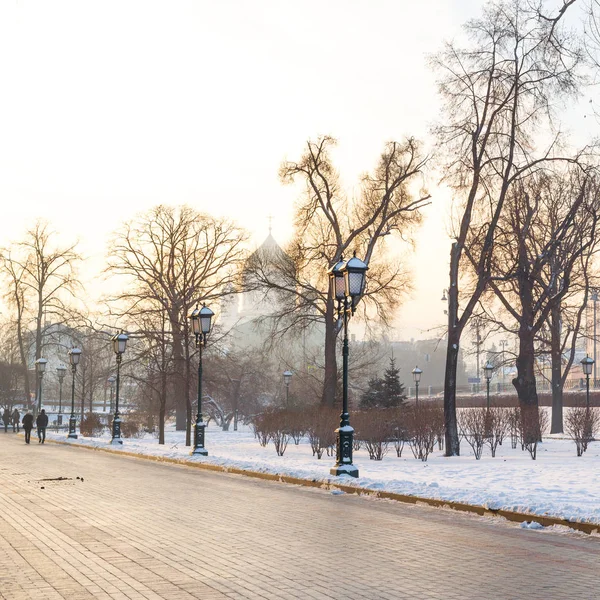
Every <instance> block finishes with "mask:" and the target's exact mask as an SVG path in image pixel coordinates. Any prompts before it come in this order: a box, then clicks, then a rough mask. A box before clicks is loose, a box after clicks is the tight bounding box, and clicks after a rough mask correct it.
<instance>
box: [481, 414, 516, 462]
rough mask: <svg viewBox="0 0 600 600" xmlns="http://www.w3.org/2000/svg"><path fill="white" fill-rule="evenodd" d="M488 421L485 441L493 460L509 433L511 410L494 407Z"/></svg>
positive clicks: (487, 417)
mask: <svg viewBox="0 0 600 600" xmlns="http://www.w3.org/2000/svg"><path fill="white" fill-rule="evenodd" d="M486 412H487V411H486ZM486 419H487V422H486V439H485V441H486V443H487V444H488V446H489V447H490V450H491V451H492V458H494V457H495V456H496V449H497V448H498V446H499V445H500V446H501V445H502V441H503V440H504V438H505V437H506V434H507V433H508V431H509V427H510V409H508V408H500V407H498V406H494V407H492V408H490V410H489V412H487V415H486ZM515 447H516V444H515Z"/></svg>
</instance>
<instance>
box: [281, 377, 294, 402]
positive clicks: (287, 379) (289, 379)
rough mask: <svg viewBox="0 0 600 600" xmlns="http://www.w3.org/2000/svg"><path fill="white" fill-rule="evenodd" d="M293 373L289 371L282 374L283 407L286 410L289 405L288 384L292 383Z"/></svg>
mask: <svg viewBox="0 0 600 600" xmlns="http://www.w3.org/2000/svg"><path fill="white" fill-rule="evenodd" d="M292 375H293V373H292V372H291V371H284V372H283V383H285V407H286V408H288V407H289V404H290V383H291V381H292Z"/></svg>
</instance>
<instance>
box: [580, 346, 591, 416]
mask: <svg viewBox="0 0 600 600" xmlns="http://www.w3.org/2000/svg"><path fill="white" fill-rule="evenodd" d="M581 366H582V368H583V373H584V375H585V391H586V394H585V406H586V408H589V407H590V375H591V374H592V369H593V367H594V359H593V358H590V357H589V356H586V357H585V358H584V359H583V360H582V361H581Z"/></svg>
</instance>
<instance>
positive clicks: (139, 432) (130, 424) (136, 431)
mask: <svg viewBox="0 0 600 600" xmlns="http://www.w3.org/2000/svg"><path fill="white" fill-rule="evenodd" d="M121 435H122V436H123V437H124V438H140V437H142V436H143V435H144V428H143V426H142V424H141V423H140V421H139V420H138V419H137V418H136V415H127V416H126V417H125V419H124V420H123V422H122V423H121Z"/></svg>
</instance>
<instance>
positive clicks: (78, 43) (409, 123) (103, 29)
mask: <svg viewBox="0 0 600 600" xmlns="http://www.w3.org/2000/svg"><path fill="white" fill-rule="evenodd" d="M481 5H482V2H478V1H475V0H422V1H421V2H411V3H408V2H399V1H398V0H392V1H383V0H375V1H369V2H367V1H363V2H359V1H355V0H345V1H342V0H328V1H327V2H323V1H317V0H304V1H303V2H289V1H283V0H272V1H268V0H254V1H252V2H250V1H237V0H235V1H234V0H223V1H220V2H208V1H203V0H198V1H177V0H175V1H173V0H168V1H167V0H165V1H158V2H157V1H150V0H142V1H134V0H124V1H123V0H119V1H110V0H103V1H96V2H91V1H82V0H76V1H72V2H67V1H61V0H53V1H52V2H48V1H47V0H40V1H38V2H33V1H28V0H0V81H1V82H2V84H3V85H2V90H3V91H2V94H0V204H1V207H2V218H1V220H0V246H6V245H8V244H10V242H11V240H15V239H18V238H19V237H20V236H21V235H22V233H23V232H24V231H25V229H26V228H27V227H28V226H30V225H31V224H32V223H33V221H34V220H35V219H36V218H40V217H41V218H45V219H47V220H49V221H50V222H51V223H52V225H53V226H54V228H55V229H56V230H58V231H59V232H60V233H61V235H62V236H63V238H64V239H65V240H75V239H78V240H80V243H81V250H82V252H83V254H84V255H85V256H86V257H88V261H87V265H86V268H85V276H86V277H88V278H90V279H92V278H95V275H96V274H97V272H98V271H99V270H100V269H101V267H102V265H103V262H104V257H105V256H106V253H107V252H109V251H110V248H109V247H108V238H109V235H110V233H111V232H112V231H114V230H115V229H116V228H117V227H118V226H119V224H120V223H122V222H123V221H126V220H128V219H131V218H133V217H134V216H135V215H136V213H139V212H142V211H145V210H147V209H149V208H150V207H152V206H154V205H156V204H159V203H169V204H183V203H187V204H189V205H191V206H193V207H195V208H197V209H198V210H201V211H207V212H212V213H214V214H217V215H221V216H228V217H232V218H235V219H237V220H238V221H239V222H240V223H241V224H242V225H243V226H245V227H246V228H247V229H248V230H249V231H250V233H251V234H252V240H253V244H254V245H258V244H260V243H261V241H262V240H263V239H264V237H265V236H266V235H267V232H268V216H269V215H271V216H272V217H273V221H272V223H273V235H274V236H275V238H276V239H277V240H278V241H279V242H280V243H281V244H282V245H283V244H285V242H286V241H287V240H288V239H289V237H290V235H291V233H292V215H293V207H294V200H295V199H296V198H297V197H298V189H297V188H294V187H293V186H283V185H282V184H281V182H280V181H279V179H278V175H277V171H278V167H279V165H280V164H281V162H282V161H283V160H284V159H295V158H298V157H299V156H300V154H301V152H302V148H303V144H304V143H305V142H306V140H307V139H309V138H316V137H317V136H319V135H322V134H328V135H332V136H334V137H335V138H337V139H338V142H339V144H338V146H337V148H336V150H335V153H334V161H335V164H336V166H337V167H338V169H339V171H340V173H341V176H342V180H343V182H344V184H345V186H346V187H347V189H348V191H349V193H351V192H352V189H353V186H355V185H357V182H358V178H359V176H360V174H361V173H362V172H364V171H367V170H369V169H371V168H373V166H374V165H375V163H376V161H377V158H378V156H379V154H380V152H381V150H382V149H383V145H384V143H385V142H386V141H389V140H400V139H402V138H403V137H404V136H415V137H417V138H420V139H422V140H424V142H425V144H426V146H427V145H428V144H430V143H431V140H430V139H429V130H430V127H431V125H432V123H433V121H434V119H435V118H436V116H437V113H438V104H437V96H436V89H435V80H434V75H433V74H432V73H431V71H430V70H429V69H428V67H427V65H426V56H427V54H428V53H432V52H435V51H436V50H437V49H438V48H439V47H440V44H441V42H442V40H443V39H451V38H452V37H454V36H456V35H457V34H458V32H459V29H460V25H461V24H462V23H463V22H464V21H465V20H466V19H467V18H470V17H472V16H475V15H476V14H478V13H479V10H480V7H481ZM429 187H430V191H431V193H432V204H431V205H430V207H428V208H427V209H426V210H425V217H426V218H425V223H424V225H423V227H422V229H421V230H420V232H419V236H418V243H417V247H416V251H415V253H413V254H412V257H411V266H412V269H413V282H414V286H415V289H414V292H413V293H412V296H411V299H410V300H409V301H408V302H406V304H405V305H404V306H403V307H402V308H401V309H400V310H399V312H398V315H397V319H396V327H395V328H394V331H393V332H392V334H391V337H393V338H396V339H408V338H411V337H417V338H419V337H425V336H426V333H425V332H426V331H427V330H428V329H429V328H431V327H435V326H436V325H441V324H443V322H444V316H443V308H444V307H443V305H442V303H441V302H440V298H441V295H442V289H443V288H445V287H447V285H446V282H447V280H448V268H447V264H448V254H449V248H450V241H449V239H448V238H447V235H446V221H447V219H446V217H447V215H448V211H449V196H448V192H447V191H445V190H443V189H438V188H437V187H436V186H435V181H431V182H430V186H429ZM88 289H91V290H94V289H95V288H94V286H93V285H92V286H91V287H90V288H88Z"/></svg>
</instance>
